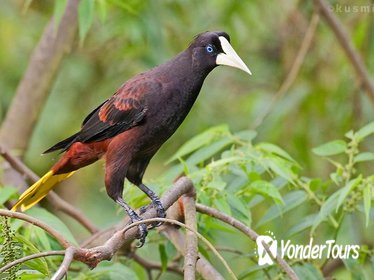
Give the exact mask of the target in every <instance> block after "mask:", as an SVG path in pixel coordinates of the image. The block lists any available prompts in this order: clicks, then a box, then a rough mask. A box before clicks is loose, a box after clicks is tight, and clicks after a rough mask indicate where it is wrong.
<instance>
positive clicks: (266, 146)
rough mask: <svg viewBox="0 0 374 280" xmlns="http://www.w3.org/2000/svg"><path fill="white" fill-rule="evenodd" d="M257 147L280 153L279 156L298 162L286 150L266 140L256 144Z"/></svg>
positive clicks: (276, 153)
mask: <svg viewBox="0 0 374 280" xmlns="http://www.w3.org/2000/svg"><path fill="white" fill-rule="evenodd" d="M256 148H258V149H261V150H264V151H266V152H269V153H272V154H275V155H278V156H281V157H283V158H285V159H288V160H289V161H292V162H294V163H296V162H295V160H294V159H293V158H292V157H291V156H290V155H289V154H288V153H287V152H286V151H285V150H283V149H281V148H280V147H278V146H276V145H273V144H271V143H266V142H263V143H259V144H257V145H256Z"/></svg>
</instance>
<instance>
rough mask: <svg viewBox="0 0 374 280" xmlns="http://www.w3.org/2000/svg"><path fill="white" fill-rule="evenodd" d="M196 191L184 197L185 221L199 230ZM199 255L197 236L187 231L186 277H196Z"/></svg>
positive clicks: (190, 278)
mask: <svg viewBox="0 0 374 280" xmlns="http://www.w3.org/2000/svg"><path fill="white" fill-rule="evenodd" d="M195 196H196V194H195V193H192V194H188V195H184V196H183V197H182V202H183V207H184V210H183V213H184V221H185V223H186V225H187V226H189V227H190V228H192V229H193V230H195V231H197V224H196V206H195ZM197 255H198V248H197V236H196V235H195V234H194V233H193V232H191V231H187V232H186V249H185V255H184V279H185V280H195V279H196V273H195V272H196V261H197Z"/></svg>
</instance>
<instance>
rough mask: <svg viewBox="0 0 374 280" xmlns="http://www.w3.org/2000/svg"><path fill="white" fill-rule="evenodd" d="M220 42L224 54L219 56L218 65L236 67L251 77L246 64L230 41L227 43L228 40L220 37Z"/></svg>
mask: <svg viewBox="0 0 374 280" xmlns="http://www.w3.org/2000/svg"><path fill="white" fill-rule="evenodd" d="M219 40H220V41H221V47H222V50H223V51H224V53H220V54H218V55H217V58H216V63H217V64H218V65H227V66H231V67H235V68H238V69H240V70H243V71H244V72H247V73H248V74H249V75H252V73H251V71H250V70H249V69H248V67H247V65H245V64H244V62H243V60H242V59H241V58H240V57H239V56H238V54H237V53H236V52H235V50H234V49H233V47H232V46H231V45H230V43H229V41H227V39H226V38H225V37H223V36H219Z"/></svg>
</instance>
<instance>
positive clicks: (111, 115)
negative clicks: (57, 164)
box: [44, 77, 161, 153]
mask: <svg viewBox="0 0 374 280" xmlns="http://www.w3.org/2000/svg"><path fill="white" fill-rule="evenodd" d="M159 90H161V84H160V83H158V82H156V81H153V80H147V79H145V78H143V77H142V78H138V79H137V80H132V81H130V82H128V83H126V84H124V85H123V86H122V87H121V88H120V89H119V90H118V91H117V92H116V93H115V94H114V95H113V96H112V97H111V98H109V99H108V100H106V101H105V102H104V103H102V104H101V105H100V106H98V107H97V108H96V109H95V110H93V111H92V112H91V113H90V114H88V115H87V117H86V118H85V119H84V121H83V123H82V128H81V130H80V131H79V132H78V133H76V134H74V135H72V136H70V137H69V138H67V139H65V140H63V141H61V142H59V143H57V144H56V145H54V146H53V147H51V148H49V149H48V150H47V151H45V152H44V153H49V152H53V151H56V150H63V151H66V150H67V149H68V148H69V147H70V146H71V145H72V144H73V143H75V142H83V143H89V142H98V141H103V140H105V139H109V138H112V137H114V136H116V135H118V134H120V133H122V132H124V131H126V130H128V129H130V128H132V127H134V126H136V125H138V124H139V123H140V122H141V121H142V120H143V119H144V117H145V114H146V112H147V107H146V104H145V102H144V100H145V99H146V98H145V96H146V95H148V94H149V93H150V92H157V91H159Z"/></svg>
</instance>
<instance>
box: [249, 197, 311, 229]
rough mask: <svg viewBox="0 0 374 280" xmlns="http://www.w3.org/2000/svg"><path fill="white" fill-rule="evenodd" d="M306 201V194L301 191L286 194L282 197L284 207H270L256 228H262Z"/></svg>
mask: <svg viewBox="0 0 374 280" xmlns="http://www.w3.org/2000/svg"><path fill="white" fill-rule="evenodd" d="M307 199H308V196H307V194H306V193H305V192H304V191H302V190H297V191H293V192H289V193H287V194H286V195H285V196H283V201H284V206H280V205H278V204H275V205H273V206H271V207H270V208H269V210H268V211H267V212H266V213H265V215H264V216H262V218H261V219H260V220H259V221H258V223H257V225H256V227H259V226H262V225H263V224H266V223H268V222H270V221H272V220H274V219H276V218H278V217H280V216H282V215H283V214H285V213H287V212H288V211H291V210H292V209H294V208H296V207H297V206H299V205H300V204H303V203H304V201H306V200H307Z"/></svg>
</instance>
